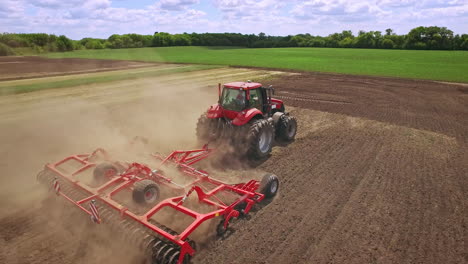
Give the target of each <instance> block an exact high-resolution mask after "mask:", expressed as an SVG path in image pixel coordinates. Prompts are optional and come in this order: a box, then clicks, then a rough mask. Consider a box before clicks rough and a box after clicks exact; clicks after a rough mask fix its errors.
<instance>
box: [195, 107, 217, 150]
mask: <svg viewBox="0 0 468 264" xmlns="http://www.w3.org/2000/svg"><path fill="white" fill-rule="evenodd" d="M221 121H222V120H220V119H211V118H208V117H207V116H206V114H203V115H201V116H200V118H198V122H197V130H196V132H197V138H198V140H200V141H202V142H204V143H206V142H207V141H212V140H215V139H217V138H218V136H219V132H220V131H222V129H223V128H222V127H221V128H219V125H222V124H221V123H220V122H221Z"/></svg>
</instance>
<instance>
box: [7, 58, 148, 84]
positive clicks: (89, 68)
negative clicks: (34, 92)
mask: <svg viewBox="0 0 468 264" xmlns="http://www.w3.org/2000/svg"><path fill="white" fill-rule="evenodd" d="M154 65H155V63H144V62H132V61H116V60H93V59H47V58H43V57H37V56H25V57H0V81H5V80H16V79H25V78H38V77H46V76H58V75H66V74H76V73H90V72H100V71H110V70H118V69H128V68H139V67H148V66H154Z"/></svg>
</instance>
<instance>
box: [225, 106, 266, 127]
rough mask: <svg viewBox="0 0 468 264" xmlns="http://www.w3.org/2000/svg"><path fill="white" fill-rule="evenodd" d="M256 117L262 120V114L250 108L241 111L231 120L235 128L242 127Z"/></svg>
mask: <svg viewBox="0 0 468 264" xmlns="http://www.w3.org/2000/svg"><path fill="white" fill-rule="evenodd" d="M256 116H260V117H262V118H263V115H262V112H260V110H258V109H257V108H251V109H249V110H246V111H241V112H239V114H237V116H236V118H234V120H232V124H233V125H235V126H243V125H245V124H247V123H248V122H249V121H250V120H252V118H254V117H256Z"/></svg>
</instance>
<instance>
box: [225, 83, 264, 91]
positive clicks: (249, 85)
mask: <svg viewBox="0 0 468 264" xmlns="http://www.w3.org/2000/svg"><path fill="white" fill-rule="evenodd" d="M224 87H227V88H233V89H240V88H242V89H246V90H250V89H255V88H259V87H262V84H261V83H254V82H231V83H226V84H224Z"/></svg>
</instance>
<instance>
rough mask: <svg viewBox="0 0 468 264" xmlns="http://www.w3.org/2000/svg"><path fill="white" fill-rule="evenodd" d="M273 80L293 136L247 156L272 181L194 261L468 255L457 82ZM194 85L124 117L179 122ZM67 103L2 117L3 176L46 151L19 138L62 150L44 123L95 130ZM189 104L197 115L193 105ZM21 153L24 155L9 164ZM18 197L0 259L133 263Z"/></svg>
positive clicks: (465, 259)
mask: <svg viewBox="0 0 468 264" xmlns="http://www.w3.org/2000/svg"><path fill="white" fill-rule="evenodd" d="M179 81H180V80H179ZM273 84H274V85H275V87H276V88H277V93H276V96H277V97H279V98H281V99H283V100H285V102H286V108H287V109H288V108H289V109H291V114H292V115H295V116H296V117H297V119H298V122H299V132H298V135H297V139H296V141H295V142H293V143H291V144H290V145H288V146H276V147H275V148H274V150H273V155H272V156H271V157H270V158H269V159H268V160H267V161H265V162H264V163H262V164H261V165H259V166H258V168H256V169H257V170H259V171H268V172H271V173H275V174H277V175H278V176H279V177H280V178H281V185H280V192H279V194H278V196H277V197H276V198H275V199H274V200H273V201H271V202H270V203H269V204H267V205H265V206H264V207H263V208H261V209H259V210H257V211H255V212H253V213H252V214H251V218H250V219H240V220H237V221H236V222H234V223H233V224H232V225H231V227H232V228H233V230H234V232H233V233H232V234H231V235H230V236H228V237H226V238H224V239H213V240H212V242H210V243H209V244H208V245H204V246H203V247H202V248H201V249H200V250H199V252H198V255H197V256H196V257H195V259H194V262H195V263H243V264H244V263H273V264H275V263H278V264H282V263H468V246H467V238H468V203H467V199H468V152H467V149H468V95H467V93H466V86H464V85H458V84H443V83H437V82H429V81H413V80H403V79H391V78H377V77H359V76H345V75H333V74H301V75H293V76H286V77H282V78H281V79H278V80H275V81H273ZM180 85H181V86H182V87H187V84H180ZM197 89H198V88H197ZM194 96H195V94H193V95H192V94H190V96H188V97H189V98H188V99H187V100H180V97H177V100H175V99H174V98H172V99H171V100H168V101H169V102H170V105H167V106H166V107H163V106H161V105H159V104H162V103H163V100H166V99H167V98H164V96H163V95H161V96H160V97H158V98H159V99H151V100H153V101H154V102H157V103H155V105H157V106H158V108H157V111H158V113H157V116H156V115H155V116H152V117H151V115H149V114H147V116H146V117H147V118H146V119H144V120H140V119H139V120H138V122H137V121H133V122H134V123H131V124H132V126H133V125H135V126H138V125H139V124H143V123H144V124H152V125H157V124H158V123H159V122H161V123H162V120H159V121H154V122H148V120H149V119H148V118H150V117H151V118H157V117H158V116H159V117H161V116H162V117H164V116H165V115H167V116H171V117H172V118H171V121H170V124H173V123H177V122H176V121H178V120H181V118H182V116H180V117H179V116H174V115H170V114H171V113H172V111H173V109H174V108H178V107H182V106H183V105H187V104H189V105H191V104H194V105H196V107H197V109H198V106H199V102H198V100H195V98H194ZM214 97H216V95H214ZM109 100H111V98H110V99H109ZM157 100H160V101H157ZM190 100H191V101H190ZM181 101H182V102H181ZM189 101H190V102H189ZM202 103H203V104H205V102H202ZM140 106H141V107H140ZM148 107H149V106H148V104H128V105H119V106H118V107H115V108H112V111H110V112H109V113H108V112H106V114H109V115H111V116H112V117H113V118H114V119H116V120H119V121H120V122H122V123H125V122H124V120H127V121H128V122H130V121H132V119H130V118H129V117H133V118H138V117H139V116H140V115H141V113H144V112H138V111H136V110H135V108H138V109H139V108H141V109H143V110H144V109H148ZM87 109H88V110H89V109H90V108H89V107H88V108H87ZM178 109H180V108H178ZM182 109H185V108H182ZM200 109H201V108H200ZM70 111H71V110H70ZM89 111H91V110H89ZM145 112H148V111H147V110H145ZM182 114H183V113H182ZM67 115H68V114H66V113H63V116H61V117H60V119H57V117H56V116H55V115H54V119H53V120H52V121H54V123H52V124H53V126H52V125H51V124H48V129H43V130H41V129H37V130H34V131H31V130H29V129H26V128H28V127H29V125H30V124H24V123H23V124H21V126H18V124H16V127H15V126H8V128H7V127H4V128H3V130H2V131H9V132H5V133H9V134H8V135H4V134H2V138H5V140H4V142H3V143H2V144H4V145H5V146H6V150H5V152H2V151H0V154H2V153H3V154H2V155H5V157H1V159H0V165H1V166H2V167H3V168H5V170H6V171H9V172H10V174H8V175H4V176H2V177H3V178H5V177H7V176H9V177H11V175H12V174H14V173H13V172H15V170H20V171H27V170H35V169H36V168H37V170H39V166H40V165H39V164H42V162H43V161H42V160H40V159H39V158H38V157H36V156H34V155H33V154H37V153H39V150H40V149H39V150H36V149H35V148H31V149H30V150H29V151H27V150H28V149H27V147H28V146H31V147H32V146H34V147H38V145H41V148H43V149H47V150H48V152H44V155H48V156H53V154H55V153H58V152H60V153H63V152H65V151H66V150H67V149H63V147H61V145H53V146H51V144H50V141H51V137H52V135H53V136H54V137H56V138H54V139H53V141H52V143H54V144H57V142H60V143H63V144H64V143H66V141H63V140H62V141H58V139H57V138H60V134H59V133H58V132H57V133H55V132H54V133H53V134H52V133H51V134H47V133H45V132H44V131H46V132H47V131H49V129H50V127H53V128H54V129H55V130H57V131H58V130H60V129H62V126H63V132H61V133H63V134H68V133H70V134H72V132H73V131H74V130H77V131H78V132H80V133H79V134H78V135H75V134H73V138H68V137H67V140H69V141H73V142H76V141H78V139H77V138H83V137H85V138H87V140H86V141H83V143H81V142H77V143H76V144H75V145H72V146H75V148H77V149H79V147H80V146H81V144H84V143H89V142H91V140H92V138H93V137H95V136H96V135H99V134H100V133H98V132H100V131H98V130H97V129H96V128H94V129H93V130H92V131H95V132H94V133H95V134H96V135H89V132H88V133H87V132H86V131H87V130H89V127H88V129H87V128H86V127H83V126H86V124H87V123H85V124H83V125H78V124H77V123H78V122H77V120H78V121H80V122H84V120H85V119H87V118H91V116H89V115H87V114H86V111H85V110H83V111H81V112H79V111H78V114H74V115H73V117H71V118H70V121H68V122H67V121H66V120H67V119H66V117H67ZM184 116H186V114H185V115H184ZM193 116H194V117H193V120H191V121H192V122H193V124H195V122H196V117H197V116H198V114H196V115H193ZM151 120H153V119H151ZM184 120H185V119H184ZM39 121H40V120H39ZM52 121H49V123H50V122H52ZM145 122H146V123H145ZM62 124H66V125H62ZM91 124H94V123H91ZM98 124H100V123H98V122H96V124H94V125H95V126H97V125H98ZM165 124H166V126H165V127H163V128H160V130H154V131H157V132H158V133H164V129H168V128H169V127H170V124H169V123H167V122H166V123H165ZM23 127H24V128H23ZM55 130H54V131H55ZM14 131H18V132H15V133H14ZM60 131H62V130H60ZM191 131H193V127H188V129H185V127H184V128H183V129H182V128H181V129H179V131H178V132H177V133H178V135H180V136H181V137H183V136H185V138H187V136H188V135H190V134H192V132H191ZM41 132H44V133H42V134H39V133H41ZM78 132H77V133H78ZM91 133H93V132H91ZM106 133H108V131H106ZM158 133H155V134H156V135H154V137H155V138H152V140H157V139H158V136H159V135H157V134H158ZM10 134H11V135H10ZM13 134H14V135H13ZM38 135H39V136H38ZM104 135H107V134H105V133H104ZM109 135H112V134H110V133H109ZM7 139H8V140H7ZM69 145H70V144H69ZM21 149H22V151H21V152H19V150H21ZM70 151H71V150H70ZM12 155H16V156H18V157H17V158H16V157H15V156H12ZM20 157H21V158H22V159H23V161H24V162H23V163H20V164H16V165H14V164H12V163H13V162H12V161H14V160H17V159H19V158H20ZM60 157H61V156H60ZM40 158H42V159H44V157H40ZM2 160H3V161H5V160H6V161H5V162H4V163H5V164H2V163H3V162H2ZM52 161H54V160H52ZM14 166H20V168H16V167H14ZM22 167H25V168H27V170H26V169H24V168H22ZM15 176H16V175H15ZM18 177H20V176H18ZM23 178H24V179H25V180H24V182H29V181H31V180H33V176H31V177H29V178H27V179H26V178H25V177H24V176H23ZM5 179H7V178H5ZM10 181H11V180H8V181H5V182H4V183H3V184H6V185H7V184H9V182H10ZM13 182H15V181H14V180H13ZM17 186H18V185H16V187H17ZM0 197H2V196H1V195H0ZM18 197H19V196H17V197H12V196H8V197H5V198H6V201H3V202H2V205H5V206H6V207H0V210H1V211H0V212H1V214H2V216H1V217H0V229H1V232H0V249H1V251H0V263H45V262H48V263H103V262H104V261H106V262H108V261H112V262H114V263H115V262H118V263H119V264H123V263H130V262H125V261H124V259H123V258H122V257H121V256H113V254H111V253H110V252H119V249H118V248H117V250H114V251H109V249H108V248H107V244H106V243H109V242H108V241H107V242H105V240H103V241H104V242H102V241H101V240H99V239H98V240H97V241H99V243H96V242H94V243H91V244H89V245H88V246H86V245H83V243H84V242H81V243H80V240H79V239H80V238H79V237H76V236H75V238H77V239H74V237H73V235H71V234H70V231H69V230H68V229H65V230H63V229H60V230H57V228H56V227H54V226H51V225H46V224H45V223H47V221H46V220H40V219H44V218H39V219H38V220H33V219H34V217H35V216H36V215H44V212H38V211H37V209H36V210H32V211H25V210H20V211H19V212H17V213H12V212H10V211H9V210H13V209H10V208H11V207H12V206H11V204H14V203H13V202H15V203H19V204H21V203H20V202H19V201H16V200H17V199H18ZM8 199H10V200H8ZM25 203H26V202H25ZM26 204H27V203H26ZM22 207H24V205H22V206H19V205H18V206H17V208H16V209H18V208H22ZM45 219H47V218H45ZM38 221H39V223H38ZM41 221H42V222H41ZM37 226H39V227H42V228H37ZM94 240H96V239H94ZM86 243H88V241H86ZM76 248H81V251H82V252H81V251H78V252H77V250H76ZM106 248H107V249H106Z"/></svg>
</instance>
